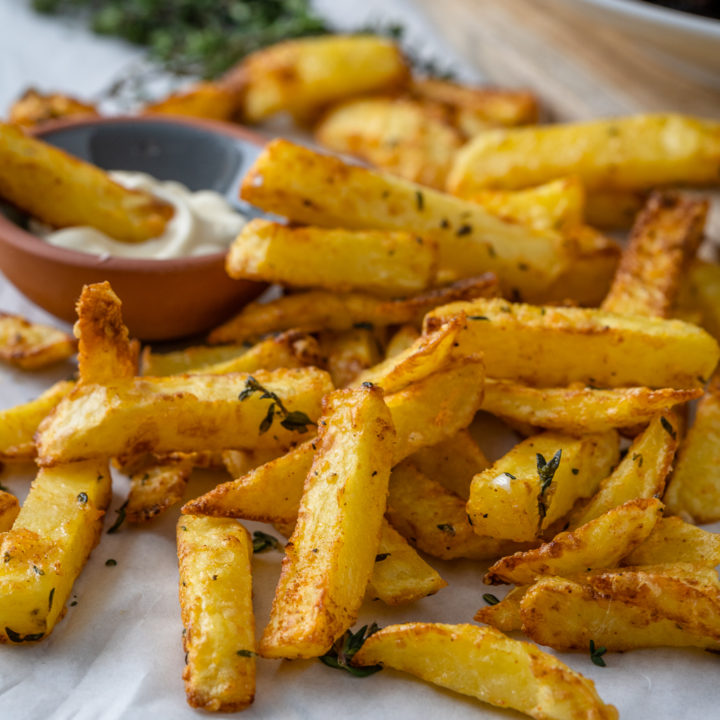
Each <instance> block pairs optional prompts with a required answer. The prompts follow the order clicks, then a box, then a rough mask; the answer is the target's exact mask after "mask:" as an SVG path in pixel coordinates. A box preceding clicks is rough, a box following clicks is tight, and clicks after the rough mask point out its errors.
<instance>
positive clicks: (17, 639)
mask: <svg viewBox="0 0 720 720" xmlns="http://www.w3.org/2000/svg"><path fill="white" fill-rule="evenodd" d="M5 634H6V635H7V636H8V638H9V639H10V642H14V643H24V642H36V641H37V640H42V639H43V637H44V636H45V633H41V632H39V633H30V634H29V635H21V634H20V633H16V632H15V631H14V630H11V629H10V628H9V627H6V628H5Z"/></svg>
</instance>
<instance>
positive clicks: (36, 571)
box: [33, 565, 45, 575]
mask: <svg viewBox="0 0 720 720" xmlns="http://www.w3.org/2000/svg"><path fill="white" fill-rule="evenodd" d="M33 570H34V571H35V574H36V575H44V574H45V571H44V570H43V569H42V568H39V567H38V566H37V565H33Z"/></svg>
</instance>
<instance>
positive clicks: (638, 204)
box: [585, 190, 648, 230]
mask: <svg viewBox="0 0 720 720" xmlns="http://www.w3.org/2000/svg"><path fill="white" fill-rule="evenodd" d="M647 196H648V193H647V192H645V191H642V190H640V191H631V190H593V191H592V192H591V193H590V194H589V195H588V197H587V200H586V202H585V222H586V223H588V224H589V225H592V226H593V227H596V228H600V229H601V230H629V229H630V228H631V227H632V224H633V222H634V221H635V216H636V215H637V214H638V213H639V212H640V210H642V207H643V205H644V204H645V201H646V200H647Z"/></svg>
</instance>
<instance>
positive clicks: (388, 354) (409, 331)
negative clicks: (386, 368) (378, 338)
mask: <svg viewBox="0 0 720 720" xmlns="http://www.w3.org/2000/svg"><path fill="white" fill-rule="evenodd" d="M419 337H420V331H419V330H418V329H417V328H416V327H415V326H414V325H402V326H401V327H400V328H398V329H397V330H396V331H395V333H394V334H393V335H392V337H391V338H390V339H389V340H388V341H387V345H386V346H385V359H386V360H389V359H390V358H392V357H395V356H396V355H399V354H400V353H401V352H403V351H404V350H407V349H408V348H409V347H410V346H411V345H412V344H413V343H414V342H415V341H416V340H417V339H418V338H419Z"/></svg>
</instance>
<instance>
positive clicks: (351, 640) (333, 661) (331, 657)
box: [320, 623, 382, 677]
mask: <svg viewBox="0 0 720 720" xmlns="http://www.w3.org/2000/svg"><path fill="white" fill-rule="evenodd" d="M378 630H380V627H379V626H378V625H376V624H375V623H373V624H372V625H370V626H367V625H363V626H362V627H361V628H360V629H359V630H358V631H357V632H356V633H353V632H352V631H351V630H347V631H346V632H345V634H344V635H343V636H342V637H341V638H339V639H338V640H336V641H335V644H334V645H333V646H332V647H331V648H330V650H328V651H327V652H326V653H325V654H324V655H321V656H320V662H322V663H324V664H325V665H327V666H328V667H331V668H335V669H336V670H345V671H347V672H349V673H350V674H351V675H354V676H355V677H367V676H368V675H373V674H374V673H376V672H378V671H380V670H382V665H368V666H367V667H355V666H353V665H351V664H350V661H351V660H352V659H353V657H354V656H355V654H356V653H357V651H358V650H359V649H360V648H361V647H362V646H363V643H364V642H365V641H366V640H367V639H368V638H369V637H370V636H371V635H373V634H375V633H376V632H377V631H378Z"/></svg>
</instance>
